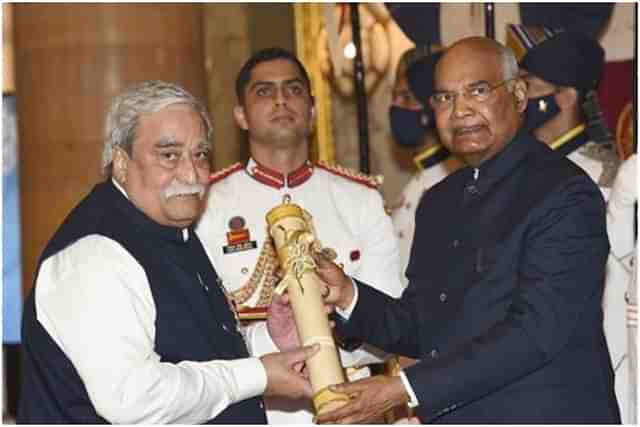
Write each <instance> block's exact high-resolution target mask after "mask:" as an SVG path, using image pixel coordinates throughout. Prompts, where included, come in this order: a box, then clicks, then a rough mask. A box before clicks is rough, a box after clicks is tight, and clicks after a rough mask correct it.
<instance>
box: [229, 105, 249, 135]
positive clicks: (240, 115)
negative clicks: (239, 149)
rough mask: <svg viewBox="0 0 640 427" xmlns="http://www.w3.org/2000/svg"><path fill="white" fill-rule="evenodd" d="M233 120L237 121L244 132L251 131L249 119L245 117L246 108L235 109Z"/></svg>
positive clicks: (238, 107)
mask: <svg viewBox="0 0 640 427" xmlns="http://www.w3.org/2000/svg"><path fill="white" fill-rule="evenodd" d="M233 118H234V119H235V120H236V123H237V124H238V126H240V129H242V130H249V124H248V123H247V117H246V116H245V115H244V107H242V106H241V105H236V106H235V107H233Z"/></svg>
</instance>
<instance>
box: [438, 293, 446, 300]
mask: <svg viewBox="0 0 640 427" xmlns="http://www.w3.org/2000/svg"><path fill="white" fill-rule="evenodd" d="M446 300H447V294H445V293H444V292H443V293H441V294H440V301H441V302H445V301H446Z"/></svg>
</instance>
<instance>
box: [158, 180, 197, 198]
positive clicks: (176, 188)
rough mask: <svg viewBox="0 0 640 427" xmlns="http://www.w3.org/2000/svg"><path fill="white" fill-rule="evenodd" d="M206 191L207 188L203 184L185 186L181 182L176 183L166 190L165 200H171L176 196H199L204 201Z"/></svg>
mask: <svg viewBox="0 0 640 427" xmlns="http://www.w3.org/2000/svg"><path fill="white" fill-rule="evenodd" d="M204 191H205V187H204V185H202V184H183V183H181V182H176V181H174V182H173V183H171V185H170V186H169V187H168V188H167V189H166V190H164V198H165V199H169V198H171V197H175V196H188V195H191V194H197V195H198V197H199V198H201V199H202V196H203V195H204Z"/></svg>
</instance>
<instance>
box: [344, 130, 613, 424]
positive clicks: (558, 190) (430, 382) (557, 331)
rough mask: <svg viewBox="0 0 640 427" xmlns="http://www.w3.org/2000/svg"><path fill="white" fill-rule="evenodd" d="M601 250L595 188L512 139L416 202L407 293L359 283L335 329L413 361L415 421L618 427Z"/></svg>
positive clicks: (538, 147) (574, 170) (565, 163)
mask: <svg viewBox="0 0 640 427" xmlns="http://www.w3.org/2000/svg"><path fill="white" fill-rule="evenodd" d="M476 174H477V179H474V175H476ZM608 252H609V244H608V240H607V233H606V226H605V205H604V201H603V199H602V196H601V194H600V191H599V190H598V187H597V186H596V185H595V184H594V183H593V181H591V179H590V178H589V177H588V176H587V175H586V174H585V173H584V172H583V171H582V170H581V169H580V168H578V167H577V166H575V165H574V164H573V163H572V162H570V161H569V160H567V159H565V158H564V157H562V156H560V155H558V154H557V153H554V152H552V151H551V150H550V149H549V148H548V147H547V146H546V145H544V144H542V143H541V142H539V141H536V140H535V139H533V138H532V137H530V136H527V135H525V134H524V133H522V132H521V133H520V134H518V135H517V136H516V137H515V138H514V140H513V141H511V142H510V143H509V144H507V146H506V147H505V148H504V149H503V151H501V152H500V153H499V154H498V155H496V156H495V157H493V158H492V159H490V160H488V161H486V162H485V163H483V164H482V165H481V166H480V168H479V169H478V170H474V169H472V168H464V169H462V170H460V171H458V172H456V173H455V174H453V175H451V176H450V177H449V178H447V179H446V180H444V181H443V182H441V183H440V184H439V185H437V186H435V187H433V188H432V190H430V191H428V192H426V193H425V194H424V196H423V198H422V200H421V202H420V206H419V207H418V210H417V213H416V234H415V238H414V243H413V248H412V251H411V260H410V262H409V266H408V268H407V273H406V274H407V277H408V278H409V281H410V283H409V286H408V288H407V289H406V291H405V293H404V294H403V295H402V298H401V299H400V300H393V299H391V298H389V297H387V296H385V295H383V294H381V293H380V292H377V291H376V290H375V289H373V288H371V287H369V286H366V285H364V284H359V287H358V292H359V299H358V303H357V304H356V307H355V310H354V312H353V313H352V315H351V317H350V319H349V321H348V322H347V323H346V324H344V325H338V327H337V328H338V333H340V334H342V335H344V336H345V337H358V338H360V339H363V340H364V341H366V342H369V343H371V344H374V345H376V346H379V347H381V348H383V349H385V350H387V351H390V352H394V353H400V354H404V355H407V356H411V357H414V358H420V359H422V361H421V362H420V363H418V364H417V365H415V366H413V367H410V368H407V369H405V370H404V372H405V374H406V376H407V378H408V380H409V382H410V383H411V386H412V388H413V390H414V391H415V393H416V395H417V397H418V400H419V401H420V406H419V407H418V409H417V413H418V415H419V417H420V419H421V420H422V421H423V422H451V423H460V424H465V423H613V422H619V421H620V417H619V412H618V407H617V403H616V400H615V395H614V392H613V372H612V369H611V365H610V362H609V353H608V349H607V345H606V342H605V339H604V335H603V329H602V309H601V298H602V292H603V286H604V273H605V263H606V259H607V254H608Z"/></svg>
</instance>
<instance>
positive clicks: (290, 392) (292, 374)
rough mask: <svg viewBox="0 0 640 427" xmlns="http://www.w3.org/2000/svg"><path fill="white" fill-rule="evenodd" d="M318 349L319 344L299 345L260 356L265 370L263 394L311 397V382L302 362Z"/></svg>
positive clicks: (295, 397) (296, 397)
mask: <svg viewBox="0 0 640 427" xmlns="http://www.w3.org/2000/svg"><path fill="white" fill-rule="evenodd" d="M318 350H320V345H319V344H314V345H313V346H306V347H300V348H298V349H296V350H289V351H283V352H279V353H269V354H265V355H264V356H262V357H260V361H261V362H262V364H263V365H264V369H265V371H266V372H267V388H266V390H265V391H264V395H265V396H279V397H288V398H292V399H298V398H301V397H307V398H311V397H312V396H313V391H312V389H311V383H310V382H309V379H308V378H307V375H306V373H305V371H304V369H303V368H304V365H305V364H304V362H305V361H306V360H308V359H309V358H310V357H313V355H314V354H316V353H317V352H318Z"/></svg>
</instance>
